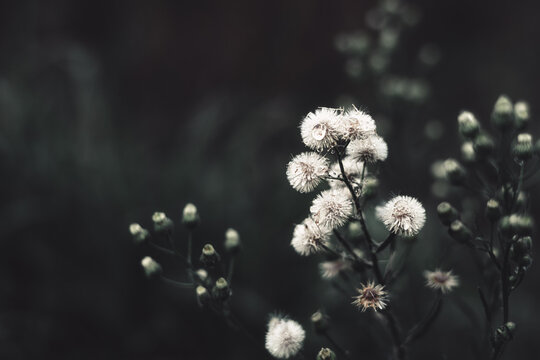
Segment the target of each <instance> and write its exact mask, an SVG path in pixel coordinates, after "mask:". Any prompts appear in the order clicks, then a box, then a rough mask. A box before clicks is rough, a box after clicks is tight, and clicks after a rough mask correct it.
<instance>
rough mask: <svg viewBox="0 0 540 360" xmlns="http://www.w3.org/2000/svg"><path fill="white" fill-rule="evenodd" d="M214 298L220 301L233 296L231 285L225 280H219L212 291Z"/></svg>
mask: <svg viewBox="0 0 540 360" xmlns="http://www.w3.org/2000/svg"><path fill="white" fill-rule="evenodd" d="M212 291H213V293H214V296H215V297H216V298H217V299H220V300H226V299H228V298H229V297H230V296H231V288H230V287H229V283H228V282H227V280H225V279H224V278H222V277H221V278H219V279H217V280H216V284H215V285H214V288H213V289H212Z"/></svg>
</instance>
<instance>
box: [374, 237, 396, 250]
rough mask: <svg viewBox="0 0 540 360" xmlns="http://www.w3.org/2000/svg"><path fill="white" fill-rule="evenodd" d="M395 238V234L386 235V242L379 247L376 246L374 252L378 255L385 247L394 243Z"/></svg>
mask: <svg viewBox="0 0 540 360" xmlns="http://www.w3.org/2000/svg"><path fill="white" fill-rule="evenodd" d="M395 238H396V234H394V233H390V234H388V237H387V238H386V240H384V241H383V242H382V243H381V244H380V245H379V246H377V249H376V250H375V252H376V253H380V252H381V251H383V250H384V249H386V247H387V246H388V245H390V244H391V243H392V242H394V239H395Z"/></svg>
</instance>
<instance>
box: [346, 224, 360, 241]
mask: <svg viewBox="0 0 540 360" xmlns="http://www.w3.org/2000/svg"><path fill="white" fill-rule="evenodd" d="M362 234H363V231H362V225H360V223H359V222H358V221H351V222H350V223H349V237H350V238H351V239H357V238H359V237H360V236H362Z"/></svg>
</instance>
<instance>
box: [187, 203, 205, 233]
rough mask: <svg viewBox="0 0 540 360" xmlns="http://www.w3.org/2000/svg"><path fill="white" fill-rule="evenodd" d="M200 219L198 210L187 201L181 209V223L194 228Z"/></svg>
mask: <svg viewBox="0 0 540 360" xmlns="http://www.w3.org/2000/svg"><path fill="white" fill-rule="evenodd" d="M200 220H201V219H200V218H199V212H198V211H197V207H196V206H195V205H193V204H191V203H189V204H187V205H186V206H184V210H183V211H182V224H184V225H185V226H186V227H187V228H188V229H194V228H196V227H197V225H199V222H200Z"/></svg>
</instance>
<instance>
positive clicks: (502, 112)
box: [491, 95, 514, 129]
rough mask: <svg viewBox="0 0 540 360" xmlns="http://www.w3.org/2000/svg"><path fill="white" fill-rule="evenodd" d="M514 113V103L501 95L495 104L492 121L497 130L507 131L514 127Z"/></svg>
mask: <svg viewBox="0 0 540 360" xmlns="http://www.w3.org/2000/svg"><path fill="white" fill-rule="evenodd" d="M513 113H514V107H513V106H512V102H511V101H510V99H509V98H508V97H507V96H505V95H501V96H499V98H498V99H497V101H496V102H495V106H494V107H493V113H492V114H491V120H492V121H493V124H494V125H495V126H496V127H497V128H499V129H507V128H509V127H511V126H512V117H513Z"/></svg>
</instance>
